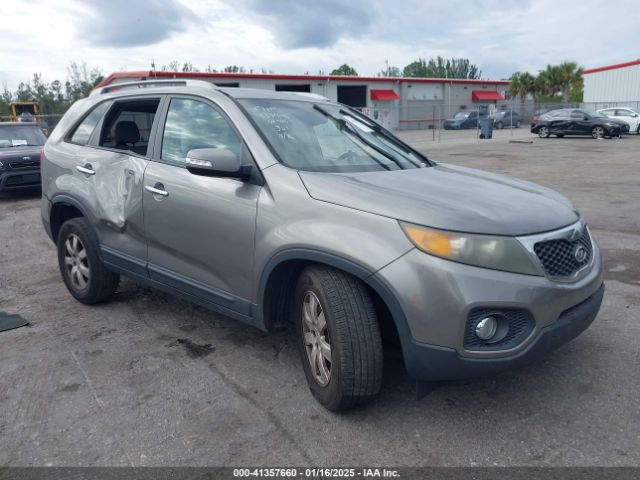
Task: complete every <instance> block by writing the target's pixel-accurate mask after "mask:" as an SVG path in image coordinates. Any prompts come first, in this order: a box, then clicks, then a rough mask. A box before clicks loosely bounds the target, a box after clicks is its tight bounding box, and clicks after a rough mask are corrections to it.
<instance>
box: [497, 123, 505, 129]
mask: <svg viewBox="0 0 640 480" xmlns="http://www.w3.org/2000/svg"><path fill="white" fill-rule="evenodd" d="M496 128H497V129H498V130H502V129H503V128H504V124H503V123H502V122H498V123H497V124H496Z"/></svg>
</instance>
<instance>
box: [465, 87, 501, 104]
mask: <svg viewBox="0 0 640 480" xmlns="http://www.w3.org/2000/svg"><path fill="white" fill-rule="evenodd" d="M471 100H473V101H474V102H489V101H492V100H504V97H503V96H502V95H500V94H499V93H498V92H490V91H486V90H473V91H472V92H471Z"/></svg>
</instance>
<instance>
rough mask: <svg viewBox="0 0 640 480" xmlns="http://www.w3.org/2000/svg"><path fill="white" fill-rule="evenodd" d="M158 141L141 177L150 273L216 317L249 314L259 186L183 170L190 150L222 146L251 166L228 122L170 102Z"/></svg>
mask: <svg viewBox="0 0 640 480" xmlns="http://www.w3.org/2000/svg"><path fill="white" fill-rule="evenodd" d="M159 135H160V136H161V138H162V142H161V146H160V147H159V148H156V151H155V152H154V158H153V159H152V161H151V162H149V165H148V166H147V169H146V171H145V174H144V186H145V191H144V195H143V210H144V224H145V232H146V237H147V244H148V269H149V275H150V277H151V279H153V280H155V281H157V282H160V283H162V284H164V285H167V286H169V287H172V288H175V289H178V290H180V291H182V292H183V293H186V294H189V295H191V296H193V297H196V298H197V299H199V300H201V301H205V302H207V303H209V304H215V305H216V306H218V307H222V308H221V310H222V311H225V312H227V313H236V314H241V315H243V316H249V315H250V312H251V311H250V301H249V299H250V298H251V290H252V271H253V256H254V237H255V222H256V209H257V200H258V195H259V193H260V189H261V187H260V186H259V185H256V184H254V183H251V182H249V181H241V180H236V179H233V178H220V177H210V176H201V175H195V174H192V173H190V172H189V171H188V170H187V169H186V168H185V158H186V157H187V153H188V152H189V150H192V149H195V148H226V149H229V150H231V151H233V152H234V153H235V154H236V155H238V156H241V157H242V158H243V159H244V161H245V162H246V163H249V162H251V161H252V160H251V158H250V156H249V154H248V151H247V149H246V147H245V146H244V144H243V142H242V140H241V139H240V137H239V135H238V134H237V133H236V130H235V128H234V127H233V126H232V124H231V122H230V121H229V120H228V118H227V117H226V116H225V115H223V114H222V112H221V110H220V109H219V108H218V107H217V106H215V105H213V104H212V103H209V102H208V101H205V100H203V99H195V98H190V97H184V96H176V97H173V98H171V99H170V101H169V103H168V107H167V109H166V114H165V118H164V121H163V123H162V126H161V127H160V130H159ZM158 144H159V142H158V143H156V145H158ZM157 192H162V193H160V194H159V193H157Z"/></svg>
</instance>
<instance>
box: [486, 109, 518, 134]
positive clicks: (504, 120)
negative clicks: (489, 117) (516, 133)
mask: <svg viewBox="0 0 640 480" xmlns="http://www.w3.org/2000/svg"><path fill="white" fill-rule="evenodd" d="M520 124H521V119H520V115H519V114H518V113H517V112H514V111H512V110H500V111H498V112H496V114H495V115H494V117H493V126H494V127H495V128H497V129H498V130H500V129H502V128H505V127H506V128H510V127H513V128H520Z"/></svg>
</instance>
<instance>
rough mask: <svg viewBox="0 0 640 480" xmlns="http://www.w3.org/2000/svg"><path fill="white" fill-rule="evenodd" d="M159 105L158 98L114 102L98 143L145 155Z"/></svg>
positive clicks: (102, 145)
mask: <svg viewBox="0 0 640 480" xmlns="http://www.w3.org/2000/svg"><path fill="white" fill-rule="evenodd" d="M159 105H160V99H158V98H152V99H142V100H122V101H118V102H115V103H114V104H113V106H112V107H111V109H110V110H109V113H107V116H106V117H105V121H104V124H103V126H102V132H101V134H100V143H99V145H100V146H101V147H105V148H112V149H115V150H124V151H128V152H132V153H136V154H138V155H146V154H147V149H148V147H149V136H150V135H151V127H152V126H153V120H154V118H155V116H156V113H157V111H158V106H159Z"/></svg>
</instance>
